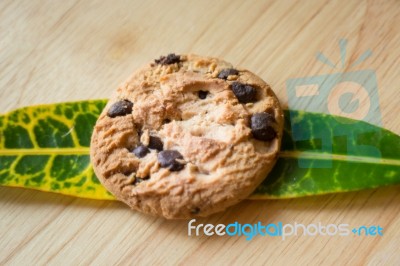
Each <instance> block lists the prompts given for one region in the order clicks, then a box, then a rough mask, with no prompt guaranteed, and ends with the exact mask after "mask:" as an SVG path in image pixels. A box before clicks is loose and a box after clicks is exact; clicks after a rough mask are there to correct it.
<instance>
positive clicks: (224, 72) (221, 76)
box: [217, 68, 239, 79]
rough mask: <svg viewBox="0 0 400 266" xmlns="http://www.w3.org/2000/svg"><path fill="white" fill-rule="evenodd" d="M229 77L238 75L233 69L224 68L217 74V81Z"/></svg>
mask: <svg viewBox="0 0 400 266" xmlns="http://www.w3.org/2000/svg"><path fill="white" fill-rule="evenodd" d="M230 75H239V71H237V70H236V69H234V68H226V69H222V70H221V72H219V74H218V76H217V77H218V78H219V79H227V78H228V76H230Z"/></svg>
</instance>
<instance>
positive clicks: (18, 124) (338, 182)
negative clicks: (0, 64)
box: [0, 100, 400, 200]
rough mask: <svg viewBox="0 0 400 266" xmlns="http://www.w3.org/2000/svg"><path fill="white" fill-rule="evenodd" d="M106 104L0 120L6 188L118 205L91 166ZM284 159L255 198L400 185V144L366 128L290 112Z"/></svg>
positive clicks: (0, 180) (49, 108)
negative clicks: (96, 128) (92, 140)
mask: <svg viewBox="0 0 400 266" xmlns="http://www.w3.org/2000/svg"><path fill="white" fill-rule="evenodd" d="M105 104H106V100H92V101H82V102H74V103H60V104H50V105H41V106H33V107H25V108H21V109H18V110H15V111H12V112H10V113H8V114H5V115H3V116H0V185H2V186H12V187H24V188H33V189H38V190H42V191H50V192H57V193H62V194H66V195H71V196H77V197H83V198H91V199H104V200H105V199H108V200H109V199H114V198H113V196H112V195H111V194H110V193H108V192H107V191H106V190H105V189H104V187H103V186H102V185H101V184H100V182H99V181H98V179H97V178H96V176H95V175H94V172H93V169H92V167H91V165H90V159H89V145H90V137H91V134H92V129H93V126H94V124H95V122H96V119H97V117H98V115H99V114H100V112H101V110H102V109H103V108H104V106H105ZM284 133H285V134H284V138H283V141H282V151H281V153H280V157H279V159H278V161H277V163H276V165H275V167H274V169H273V170H272V172H271V173H270V174H269V176H268V177H267V178H266V179H265V181H264V182H263V183H262V184H261V185H260V186H259V187H258V188H257V190H256V191H255V192H254V194H253V195H252V196H251V197H250V198H251V199H265V198H290V197H300V196H308V195H318V194H324V193H333V192H344V191H351V190H360V189H366V188H374V187H378V186H385V185H393V184H399V183H400V158H399V154H400V137H399V136H397V135H395V134H393V133H392V132H390V131H388V130H385V129H382V128H379V127H377V126H373V125H370V124H368V123H365V122H362V121H355V120H351V119H347V118H342V117H337V116H331V115H326V114H316V113H307V112H302V111H294V110H292V111H290V112H289V111H286V112H285V132H284Z"/></svg>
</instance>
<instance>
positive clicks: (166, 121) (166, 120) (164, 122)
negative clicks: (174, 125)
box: [163, 118, 171, 124]
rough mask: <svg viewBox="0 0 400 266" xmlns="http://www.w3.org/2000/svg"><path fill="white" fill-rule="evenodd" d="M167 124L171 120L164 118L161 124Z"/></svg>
mask: <svg viewBox="0 0 400 266" xmlns="http://www.w3.org/2000/svg"><path fill="white" fill-rule="evenodd" d="M168 123H171V119H168V118H165V119H164V120H163V124H168Z"/></svg>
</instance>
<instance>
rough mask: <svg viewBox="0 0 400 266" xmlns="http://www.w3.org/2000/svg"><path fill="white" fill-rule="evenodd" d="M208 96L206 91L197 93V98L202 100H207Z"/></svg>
mask: <svg viewBox="0 0 400 266" xmlns="http://www.w3.org/2000/svg"><path fill="white" fill-rule="evenodd" d="M207 95H208V91H199V98H200V99H202V100H204V99H205V98H207Z"/></svg>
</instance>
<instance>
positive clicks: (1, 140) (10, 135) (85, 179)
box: [0, 100, 114, 199]
mask: <svg viewBox="0 0 400 266" xmlns="http://www.w3.org/2000/svg"><path fill="white" fill-rule="evenodd" d="M105 104H106V100H95V101H83V102H75V103H61V104H50V105H41V106H32V107H25V108H21V109H18V110H15V111H12V112H10V113H8V114H5V115H3V116H0V185H2V186H11V187H24V188H32V189H38V190H42V191H50V192H56V193H62V194H66V195H71V196H77V197H83V198H93V199H114V197H113V196H112V195H111V194H110V193H109V192H107V191H106V190H105V189H104V187H103V186H102V185H101V184H100V182H99V180H98V179H97V177H96V176H95V174H94V172H93V169H92V167H91V164H90V157H89V145H90V136H91V133H92V130H93V127H94V124H95V123H96V120H97V117H98V116H99V115H100V113H101V111H102V109H103V108H104V106H105Z"/></svg>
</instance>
